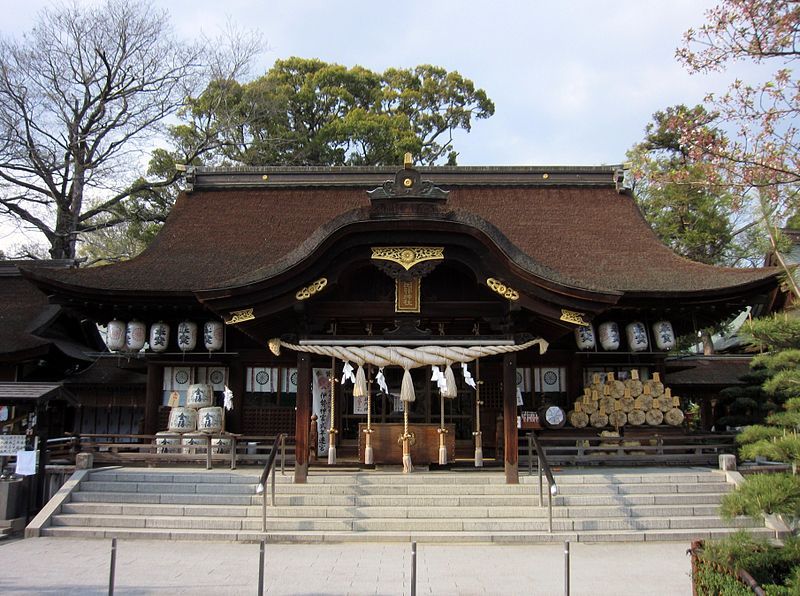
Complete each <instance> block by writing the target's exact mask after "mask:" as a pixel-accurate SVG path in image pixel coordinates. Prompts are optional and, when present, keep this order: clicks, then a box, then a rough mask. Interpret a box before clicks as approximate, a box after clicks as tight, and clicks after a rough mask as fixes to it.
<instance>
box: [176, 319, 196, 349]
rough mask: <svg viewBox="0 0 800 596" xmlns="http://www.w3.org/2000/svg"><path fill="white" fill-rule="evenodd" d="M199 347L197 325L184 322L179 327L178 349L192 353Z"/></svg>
mask: <svg viewBox="0 0 800 596" xmlns="http://www.w3.org/2000/svg"><path fill="white" fill-rule="evenodd" d="M196 345H197V323H193V322H192V321H183V322H182V323H180V324H179V325H178V349H179V350H181V352H191V351H192V350H194V347H195V346H196Z"/></svg>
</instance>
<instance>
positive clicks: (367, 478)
mask: <svg viewBox="0 0 800 596" xmlns="http://www.w3.org/2000/svg"><path fill="white" fill-rule="evenodd" d="M258 477H259V474H258V473H255V472H254V471H252V470H249V471H247V472H242V473H236V472H231V473H227V472H207V471H201V473H198V471H194V472H184V473H172V472H167V471H164V472H157V471H147V472H138V471H127V470H126V471H114V470H110V471H105V470H104V471H98V472H92V474H91V476H90V481H111V482H116V481H121V482H157V483H159V482H161V483H189V484H196V483H209V484H239V483H241V484H255V483H256V482H257V481H258ZM724 481H725V477H724V476H723V475H722V474H720V473H719V472H715V471H701V472H699V473H696V474H694V473H684V474H672V473H657V474H600V473H597V474H574V473H565V474H558V473H556V482H557V483H558V484H560V485H573V484H604V485H605V484H681V483H690V484H697V483H706V482H712V483H720V482H724ZM276 484H278V485H281V484H293V476H292V472H291V471H287V473H286V474H285V475H281V474H280V473H279V474H278V475H277V476H276ZM330 484H335V485H344V486H348V485H358V486H364V485H370V486H373V485H398V484H399V485H404V486H407V485H424V486H432V485H447V486H452V485H464V484H466V485H483V486H485V485H502V486H508V485H506V484H505V476H504V475H503V474H502V473H493V472H475V473H457V472H456V473H454V472H431V473H429V472H419V473H414V474H410V475H403V474H380V473H376V472H360V473H355V474H331V473H322V474H317V475H315V474H313V473H312V474H311V475H309V477H308V480H307V484H306V486H319V485H330ZM520 484H522V485H527V484H538V478H537V476H536V475H535V474H534V475H533V476H527V475H522V476H520Z"/></svg>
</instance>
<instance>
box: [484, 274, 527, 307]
mask: <svg viewBox="0 0 800 596" xmlns="http://www.w3.org/2000/svg"><path fill="white" fill-rule="evenodd" d="M486 285H487V286H489V287H490V288H491V289H492V290H494V291H495V292H497V293H498V294H500V295H501V296H502V297H503V298H507V299H508V300H511V301H514V300H519V292H517V291H516V290H515V289H514V288H512V287H510V286H507V285H506V284H504V283H503V282H502V281H499V280H497V279H495V278H493V277H490V278H488V279H487V280H486Z"/></svg>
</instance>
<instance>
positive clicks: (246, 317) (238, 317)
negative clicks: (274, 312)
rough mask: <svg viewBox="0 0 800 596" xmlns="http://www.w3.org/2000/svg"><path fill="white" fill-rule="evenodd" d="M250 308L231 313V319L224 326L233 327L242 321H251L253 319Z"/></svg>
mask: <svg viewBox="0 0 800 596" xmlns="http://www.w3.org/2000/svg"><path fill="white" fill-rule="evenodd" d="M255 318H256V317H255V315H254V314H253V309H252V308H245V309H244V310H234V311H231V318H230V319H228V320H226V321H225V324H226V325H235V324H236V323H242V322H244V321H252V320H253V319H255Z"/></svg>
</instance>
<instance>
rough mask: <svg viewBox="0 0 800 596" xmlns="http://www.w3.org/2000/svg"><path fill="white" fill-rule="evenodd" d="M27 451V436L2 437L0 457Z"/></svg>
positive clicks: (0, 436)
mask: <svg viewBox="0 0 800 596" xmlns="http://www.w3.org/2000/svg"><path fill="white" fill-rule="evenodd" d="M24 449H25V435H0V455H16V454H17V451H23V450H24Z"/></svg>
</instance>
